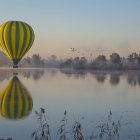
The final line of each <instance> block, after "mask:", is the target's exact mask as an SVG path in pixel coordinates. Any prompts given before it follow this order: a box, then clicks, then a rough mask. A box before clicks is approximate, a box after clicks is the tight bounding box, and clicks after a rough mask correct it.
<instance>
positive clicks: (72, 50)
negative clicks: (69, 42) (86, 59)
mask: <svg viewBox="0 0 140 140" xmlns="http://www.w3.org/2000/svg"><path fill="white" fill-rule="evenodd" d="M70 51H71V52H73V53H75V52H77V53H78V54H80V53H81V52H80V51H78V50H77V49H75V48H70ZM84 55H85V53H82V56H84ZM89 56H90V57H92V56H93V55H92V53H91V52H90V54H89Z"/></svg>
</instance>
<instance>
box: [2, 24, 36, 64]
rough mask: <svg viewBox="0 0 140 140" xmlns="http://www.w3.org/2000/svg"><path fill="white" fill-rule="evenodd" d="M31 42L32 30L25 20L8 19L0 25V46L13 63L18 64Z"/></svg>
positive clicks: (32, 39) (32, 38)
mask: <svg viewBox="0 0 140 140" xmlns="http://www.w3.org/2000/svg"><path fill="white" fill-rule="evenodd" d="M33 42H34V31H33V29H32V28H31V26H29V25H28V24H27V23H25V22H21V21H8V22H5V23H4V24H2V25H1V26H0V46H1V48H2V49H3V51H4V52H5V54H6V55H7V56H8V57H9V58H10V59H11V60H12V61H13V63H14V65H17V64H18V62H19V61H20V60H21V59H22V57H23V56H24V55H25V54H26V53H27V51H28V50H29V49H30V48H31V46H32V44H33Z"/></svg>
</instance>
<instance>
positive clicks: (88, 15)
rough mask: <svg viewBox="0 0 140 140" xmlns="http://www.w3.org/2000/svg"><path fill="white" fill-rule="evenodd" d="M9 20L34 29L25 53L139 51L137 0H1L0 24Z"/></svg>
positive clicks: (66, 54) (139, 1)
mask: <svg viewBox="0 0 140 140" xmlns="http://www.w3.org/2000/svg"><path fill="white" fill-rule="evenodd" d="M9 20H18V21H24V22H26V23H28V24H29V25H31V26H32V28H33V29H34V32H35V41H34V44H33V46H32V48H31V49H30V50H29V52H28V53H27V55H25V57H26V56H31V55H32V54H35V53H36V54H40V55H41V56H42V57H43V58H47V57H49V56H50V55H52V54H54V55H56V56H57V57H58V58H66V57H74V56H86V57H89V56H91V55H92V56H93V57H96V56H97V55H99V54H104V55H107V56H109V55H110V54H111V53H112V52H117V53H119V54H120V55H121V56H127V55H128V54H129V53H131V52H140V0H2V1H1V2H0V24H2V23H4V22H6V21H9ZM70 48H75V49H76V50H77V51H76V52H74V53H73V52H71V50H70ZM77 52H79V53H77Z"/></svg>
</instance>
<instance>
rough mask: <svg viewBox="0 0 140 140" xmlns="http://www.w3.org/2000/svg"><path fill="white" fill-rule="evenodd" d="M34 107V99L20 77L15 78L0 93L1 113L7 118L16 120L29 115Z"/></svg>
mask: <svg viewBox="0 0 140 140" xmlns="http://www.w3.org/2000/svg"><path fill="white" fill-rule="evenodd" d="M32 108H33V100H32V97H31V96H30V94H29V92H28V91H27V89H26V88H25V87H24V86H23V85H22V83H21V82H20V81H19V79H18V78H17V77H16V76H14V77H13V79H12V80H11V81H10V82H9V83H8V84H7V86H6V87H5V88H4V89H3V91H2V92H1V93H0V114H1V116H2V117H4V118H5V119H9V120H16V119H21V118H24V117H26V116H28V115H29V114H30V112H31V110H32Z"/></svg>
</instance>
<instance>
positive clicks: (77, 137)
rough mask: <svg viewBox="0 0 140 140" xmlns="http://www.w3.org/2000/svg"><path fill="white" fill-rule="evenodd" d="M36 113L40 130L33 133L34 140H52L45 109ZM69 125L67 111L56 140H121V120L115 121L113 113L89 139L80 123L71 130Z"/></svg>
mask: <svg viewBox="0 0 140 140" xmlns="http://www.w3.org/2000/svg"><path fill="white" fill-rule="evenodd" d="M35 113H36V115H37V120H38V122H39V128H38V129H37V130H36V131H34V132H33V133H32V135H31V137H32V139H33V140H51V134H50V125H49V123H48V117H47V116H46V113H45V109H43V108H40V111H35ZM67 125H68V124H67V111H65V112H64V116H63V118H62V120H61V121H60V125H59V126H58V130H57V132H56V140H103V139H106V140H119V138H120V128H121V120H119V121H117V122H115V121H113V119H112V112H111V111H110V112H109V114H108V118H107V120H106V121H105V122H102V123H100V124H99V125H98V126H96V131H95V132H94V131H93V132H92V134H91V135H90V136H88V137H85V136H84V134H83V132H82V130H83V129H82V124H81V122H80V121H74V123H73V125H72V128H71V129H70V130H69V129H68V128H67ZM54 135H55V134H54V133H53V136H54Z"/></svg>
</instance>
